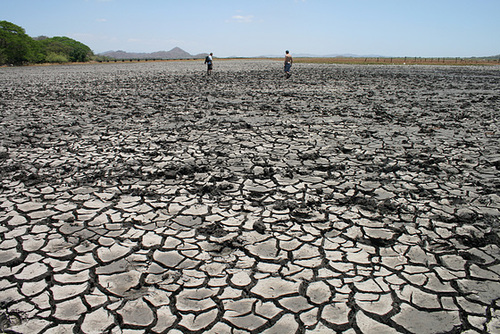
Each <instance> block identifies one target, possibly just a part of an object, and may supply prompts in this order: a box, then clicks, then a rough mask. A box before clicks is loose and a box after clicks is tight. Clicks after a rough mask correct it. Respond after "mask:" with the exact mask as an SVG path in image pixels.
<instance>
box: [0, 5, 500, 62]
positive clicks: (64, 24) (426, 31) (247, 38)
mask: <svg viewBox="0 0 500 334" xmlns="http://www.w3.org/2000/svg"><path fill="white" fill-rule="evenodd" d="M0 4H1V10H0V20H6V21H9V22H12V23H14V24H17V25H19V26H21V27H23V28H24V29H25V30H26V33H27V34H28V35H29V36H31V37H36V36H40V35H45V36H49V37H54V36H67V37H71V38H73V39H76V40H78V41H80V42H82V43H84V44H86V45H88V46H89V47H90V48H91V49H92V50H93V51H94V52H95V53H100V52H105V51H109V50H125V51H129V52H153V51H160V50H166V51H168V50H170V49H172V48H174V47H176V46H178V47H180V48H182V49H184V50H185V51H187V52H189V53H191V54H196V53H202V52H213V53H214V55H215V56H216V57H217V56H218V57H229V56H248V57H250V56H260V55H282V54H283V53H284V50H285V49H289V50H290V51H291V53H292V54H303V53H307V54H315V55H331V54H348V53H349V54H356V55H382V56H412V57H469V56H491V55H497V54H500V0H467V1H464V0H411V1H410V0H245V1H240V0H163V1H161V0H0Z"/></svg>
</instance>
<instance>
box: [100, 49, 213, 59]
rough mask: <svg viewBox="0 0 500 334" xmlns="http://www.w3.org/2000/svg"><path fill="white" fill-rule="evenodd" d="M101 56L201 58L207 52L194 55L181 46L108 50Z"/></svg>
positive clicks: (121, 57) (122, 57) (116, 57)
mask: <svg viewBox="0 0 500 334" xmlns="http://www.w3.org/2000/svg"><path fill="white" fill-rule="evenodd" d="M99 55H100V56H105V57H110V58H115V59H201V58H205V57H206V55H207V54H206V53H201V54H197V55H192V54H190V53H188V52H186V51H184V50H182V49H181V48H178V47H175V48H173V49H172V50H170V51H156V52H151V53H143V52H126V51H122V50H118V51H107V52H103V53H100V54H99Z"/></svg>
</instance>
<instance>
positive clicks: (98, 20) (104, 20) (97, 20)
mask: <svg viewBox="0 0 500 334" xmlns="http://www.w3.org/2000/svg"><path fill="white" fill-rule="evenodd" d="M95 21H96V22H107V21H108V20H107V19H96V20H95Z"/></svg>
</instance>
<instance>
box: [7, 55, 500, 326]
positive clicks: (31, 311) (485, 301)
mask: <svg viewBox="0 0 500 334" xmlns="http://www.w3.org/2000/svg"><path fill="white" fill-rule="evenodd" d="M281 66H282V64H281V62H275V61H270V60H261V61H249V60H236V61H222V60H219V61H217V62H216V63H215V68H214V73H213V76H211V77H210V78H208V79H207V78H206V77H205V76H204V72H205V68H204V66H203V64H202V62H201V61H197V62H192V61H185V62H157V63H151V62H150V63H136V64H129V63H123V64H122V63H120V64H101V65H73V66H50V67H24V68H0V96H1V98H0V131H1V132H0V133H1V137H0V140H1V141H0V176H1V183H0V332H5V333H30V334H31V333H127V334H130V333H172V334H174V333H176V334H177V333H238V334H242V333H268V334H269V333H349V334H353V333H419V334H421V333H499V332H500V217H499V215H500V196H499V188H500V178H499V177H500V172H499V169H500V150H499V147H500V145H499V144H500V141H499V138H500V129H499V119H498V118H499V112H500V101H499V97H500V95H499V92H500V68H499V67H444V66H443V67H439V66H438V67H433V66H361V65H353V66H350V65H318V64H314V65H307V64H296V65H295V66H294V69H293V71H294V73H293V76H292V78H290V79H288V80H287V79H285V78H283V76H282V73H281V71H282V68H281Z"/></svg>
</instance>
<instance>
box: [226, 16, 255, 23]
mask: <svg viewBox="0 0 500 334" xmlns="http://www.w3.org/2000/svg"><path fill="white" fill-rule="evenodd" d="M227 22H238V23H252V22H253V15H245V16H244V15H233V16H232V17H231V19H230V20H228V21H227Z"/></svg>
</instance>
